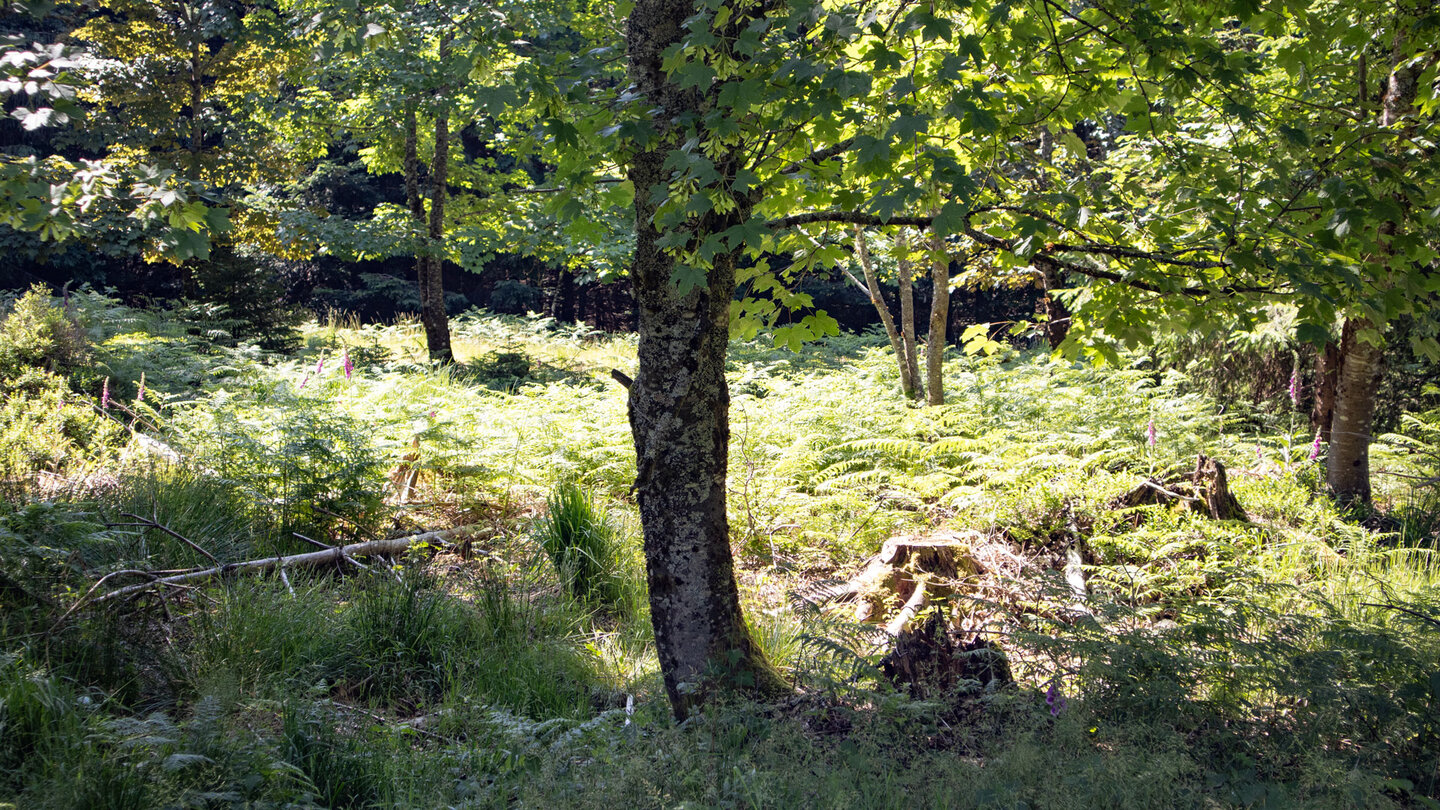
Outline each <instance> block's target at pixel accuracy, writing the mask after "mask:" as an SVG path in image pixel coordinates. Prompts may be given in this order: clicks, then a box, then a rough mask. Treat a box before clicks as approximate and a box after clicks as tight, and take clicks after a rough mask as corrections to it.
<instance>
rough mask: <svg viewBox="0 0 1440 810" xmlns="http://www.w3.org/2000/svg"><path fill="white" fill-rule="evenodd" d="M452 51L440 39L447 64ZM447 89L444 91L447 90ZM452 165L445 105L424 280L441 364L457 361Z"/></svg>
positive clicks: (439, 114)
mask: <svg viewBox="0 0 1440 810" xmlns="http://www.w3.org/2000/svg"><path fill="white" fill-rule="evenodd" d="M449 50H450V37H449V35H446V36H445V37H443V38H442V39H441V40H440V54H439V59H440V62H441V64H442V65H443V64H444V62H445V58H446V54H447V52H448V51H449ZM444 92H445V90H444V88H442V89H441V93H444ZM449 166H450V112H449V110H448V109H446V107H445V106H444V105H443V104H441V105H440V107H439V109H438V110H437V111H436V113H435V154H434V156H433V158H432V160H431V161H430V227H429V231H428V235H429V237H430V238H429V240H428V242H427V245H426V248H427V250H426V256H425V257H424V258H425V262H424V272H423V273H421V275H420V277H419V280H420V322H421V323H423V324H424V325H425V345H426V347H427V348H428V349H429V351H430V359H431V360H432V361H434V362H437V363H447V364H448V363H453V362H455V354H454V352H453V351H452V350H451V348H450V316H449V315H448V314H446V312H445V275H444V270H445V258H444V253H443V251H442V249H441V246H442V245H443V244H444V242H445V193H446V192H445V188H446V182H447V181H448V179H449Z"/></svg>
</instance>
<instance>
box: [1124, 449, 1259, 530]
mask: <svg viewBox="0 0 1440 810" xmlns="http://www.w3.org/2000/svg"><path fill="white" fill-rule="evenodd" d="M1169 503H1183V504H1184V505H1185V508H1187V509H1189V510H1190V511H1192V512H1196V513H1199V514H1202V515H1208V516H1210V517H1212V518H1214V519H1216V520H1249V516H1248V515H1246V514H1245V509H1244V507H1242V506H1241V505H1240V501H1238V500H1236V498H1235V495H1234V494H1233V493H1232V492H1230V481H1229V478H1228V477H1227V476H1226V474H1225V465H1224V464H1221V463H1220V460H1219V459H1214V458H1210V457H1209V456H1205V455H1201V456H1200V457H1199V458H1198V459H1196V462H1195V471H1194V472H1192V473H1190V474H1189V475H1183V476H1181V477H1180V478H1178V479H1176V480H1174V481H1170V482H1162V481H1157V480H1155V479H1153V478H1147V479H1146V480H1144V481H1141V482H1140V485H1139V486H1137V487H1135V488H1134V489H1132V490H1130V491H1129V492H1127V493H1125V494H1124V495H1122V496H1120V498H1119V500H1118V501H1116V506H1121V507H1135V506H1146V505H1151V504H1169Z"/></svg>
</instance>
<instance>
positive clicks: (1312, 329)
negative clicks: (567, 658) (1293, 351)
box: [1295, 323, 1330, 348]
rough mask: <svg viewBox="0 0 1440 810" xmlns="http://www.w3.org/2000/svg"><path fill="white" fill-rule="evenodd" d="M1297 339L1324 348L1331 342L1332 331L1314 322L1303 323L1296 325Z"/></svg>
mask: <svg viewBox="0 0 1440 810" xmlns="http://www.w3.org/2000/svg"><path fill="white" fill-rule="evenodd" d="M1295 339H1296V340H1298V341H1300V342H1301V343H1309V344H1310V345H1312V346H1315V347H1317V348H1323V347H1324V346H1325V344H1326V343H1329V342H1330V331H1329V330H1328V329H1326V328H1325V327H1323V326H1319V325H1317V324H1313V323H1302V324H1300V325H1299V326H1297V327H1295Z"/></svg>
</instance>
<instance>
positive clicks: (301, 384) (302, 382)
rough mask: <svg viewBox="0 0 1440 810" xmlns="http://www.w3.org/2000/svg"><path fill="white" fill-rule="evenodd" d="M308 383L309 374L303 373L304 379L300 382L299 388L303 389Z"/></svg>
mask: <svg viewBox="0 0 1440 810" xmlns="http://www.w3.org/2000/svg"><path fill="white" fill-rule="evenodd" d="M309 382H310V372H308V371H307V372H305V379H303V380H301V381H300V387H301V388H304V387H305V386H306V384H308V383H309Z"/></svg>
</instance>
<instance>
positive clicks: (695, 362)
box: [627, 0, 788, 718]
mask: <svg viewBox="0 0 1440 810" xmlns="http://www.w3.org/2000/svg"><path fill="white" fill-rule="evenodd" d="M693 13H694V7H693V3H691V2H690V0H637V2H636V3H635V5H634V6H633V8H632V10H631V13H630V18H629V21H628V24H627V34H628V37H627V47H628V56H629V78H630V81H631V84H632V87H633V89H634V92H636V93H637V94H639V95H641V96H643V97H644V98H645V106H646V107H647V108H658V110H657V111H656V112H655V113H654V114H653V118H652V120H653V121H654V123H655V125H656V126H657V127H659V128H660V131H659V132H658V133H657V135H656V137H654V138H653V139H651V140H650V141H649V142H648V143H646V144H644V145H643V146H641V147H638V148H637V151H636V152H635V153H634V155H633V157H632V158H631V160H630V165H629V166H628V167H627V175H628V177H629V179H630V180H631V182H632V183H633V184H634V187H635V188H636V189H637V190H638V191H637V193H636V194H635V203H634V205H635V231H636V233H635V258H634V263H633V264H632V266H631V269H630V275H631V279H632V283H633V285H634V290H635V298H636V304H637V307H638V309H639V320H640V326H639V332H640V336H639V337H640V341H639V347H638V359H639V364H638V371H637V373H636V375H635V379H634V381H633V382H632V384H631V386H630V428H631V432H632V434H633V435H634V439H635V453H636V464H637V475H636V479H635V492H636V496H637V500H638V501H639V503H640V522H641V526H642V528H643V531H644V536H645V563H646V574H647V581H648V583H649V586H650V614H651V621H652V622H653V623H654V628H655V645H656V647H657V650H658V652H659V657H660V670H661V672H662V674H663V675H664V679H665V691H666V693H667V694H668V696H669V698H670V704H671V707H672V708H673V710H674V712H675V716H676V717H677V718H684V717H685V716H687V715H688V714H689V712H690V710H691V709H692V708H693V707H694V706H695V705H696V704H698V703H699V702H701V701H703V700H704V699H705V696H706V695H707V693H708V692H709V691H710V690H711V689H712V688H714V687H717V686H718V687H722V688H740V689H743V690H746V691H752V692H758V693H762V694H769V693H776V692H779V691H782V690H785V689H787V688H788V687H786V686H785V684H784V682H783V680H781V678H780V677H779V675H778V673H776V672H775V670H774V669H773V668H772V667H771V666H770V664H769V662H768V661H767V660H766V659H765V656H764V654H763V652H761V651H760V649H759V648H758V647H757V646H756V645H755V643H754V642H753V641H752V640H751V638H750V635H749V632H748V631H747V629H746V626H745V620H744V617H743V616H742V615H741V611H740V594H739V589H738V588H737V586H736V584H735V573H734V563H733V560H732V558H731V554H730V532H729V522H728V520H727V517H726V512H725V474H726V467H727V463H728V449H729V439H730V422H729V406H730V392H729V389H728V388H727V387H726V382H725V356H726V350H727V348H728V342H729V330H730V299H731V296H732V294H733V291H734V289H735V260H736V256H735V254H734V253H730V254H721V255H718V256H716V257H715V258H714V260H713V262H712V265H711V267H710V268H709V270H708V271H707V278H706V286H705V287H704V288H700V287H696V288H694V289H691V290H688V291H686V292H684V293H682V292H681V291H680V288H679V287H678V286H676V285H675V284H674V283H672V281H671V275H672V273H673V271H674V269H675V259H674V257H673V256H671V255H669V254H667V253H666V252H665V251H664V250H663V249H662V248H661V246H660V244H659V240H660V239H661V237H662V234H661V232H660V231H659V229H658V228H657V227H656V225H655V222H654V215H655V211H656V204H655V202H653V201H652V200H653V199H654V197H655V194H654V192H655V191H656V190H660V191H662V192H663V190H664V189H665V187H666V185H667V183H668V180H669V177H670V170H669V169H668V168H666V167H665V160H666V158H667V157H668V155H669V152H670V151H671V150H672V149H675V148H677V147H678V146H679V145H680V143H681V139H682V137H684V132H683V131H682V130H681V129H680V128H679V126H677V125H676V124H674V123H671V122H674V121H676V120H677V119H681V118H684V117H688V116H693V117H695V118H697V119H698V118H699V117H700V115H699V113H700V111H701V105H702V101H703V99H702V97H701V96H699V95H698V93H697V92H696V91H686V90H682V89H681V88H680V87H678V86H677V85H675V84H673V83H672V82H671V81H670V80H669V77H668V76H667V75H666V73H665V71H664V70H663V69H662V67H661V63H662V61H663V54H664V52H665V50H666V49H667V48H669V47H670V46H671V45H673V44H674V43H675V42H677V41H678V40H679V39H680V38H681V36H682V34H683V32H684V29H683V28H682V27H681V24H682V23H683V22H684V21H685V20H686V19H687V18H688V17H690V16H691V15H692V14H693ZM737 16H740V15H737ZM700 134H701V135H702V137H703V134H704V131H703V129H702V130H701V133H700ZM731 150H732V151H730V152H728V153H723V154H720V155H717V156H716V157H715V164H716V169H717V171H720V172H721V174H722V177H725V176H729V177H733V176H734V173H735V172H736V171H738V169H739V166H740V163H739V160H740V154H741V153H743V149H742V148H741V147H740V146H734V147H731ZM662 196H663V193H662ZM737 202H738V203H739V205H738V206H737V208H736V209H735V210H731V211H730V212H729V213H727V214H724V215H719V214H716V213H714V212H713V211H712V212H711V213H710V214H708V215H706V216H705V217H702V218H701V222H700V223H698V224H697V225H694V226H693V227H694V228H695V233H696V234H706V233H718V232H719V231H720V230H723V229H724V228H726V227H729V226H730V225H732V224H738V223H743V222H745V221H746V220H747V219H748V217H749V216H750V212H751V210H753V202H746V201H745V200H744V199H743V198H742V199H741V200H737Z"/></svg>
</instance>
